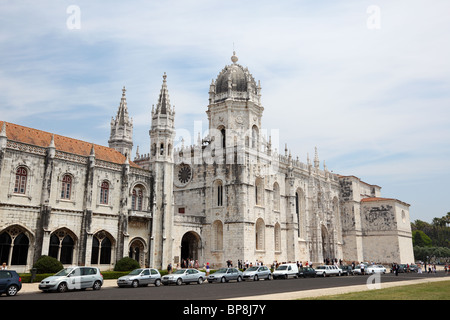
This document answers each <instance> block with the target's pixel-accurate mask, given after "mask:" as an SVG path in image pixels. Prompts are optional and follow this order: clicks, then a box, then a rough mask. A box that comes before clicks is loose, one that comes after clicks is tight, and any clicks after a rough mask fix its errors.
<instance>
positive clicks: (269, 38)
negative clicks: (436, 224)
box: [0, 0, 450, 222]
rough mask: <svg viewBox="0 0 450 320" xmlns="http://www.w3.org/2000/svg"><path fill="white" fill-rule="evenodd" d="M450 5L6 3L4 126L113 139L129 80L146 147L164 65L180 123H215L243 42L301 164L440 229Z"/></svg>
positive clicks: (1, 33)
mask: <svg viewBox="0 0 450 320" xmlns="http://www.w3.org/2000/svg"><path fill="white" fill-rule="evenodd" d="M449 12H450V2H449V1H447V0H432V1H425V0H420V1H419V0H408V1H402V0H398V1H381V0H371V1H365V0H354V1H353V0H348V1H331V0H330V1H312V0H310V1H300V0H295V1H294V0H292V1H288V0H279V1H273V0H272V1H266V0H259V1H253V0H251V1H235V0H229V1H215V0H197V1H189V0H169V1H167V0H159V1H154V0H146V1H107V2H106V1H92V0H86V1H81V0H61V1H55V0H53V1H50V0H48V1H47V0H41V1H31V0H30V1H17V0H15V1H12V0H3V1H1V2H0V120H4V121H8V122H13V123H16V124H20V125H23V126H28V127H32V128H36V129H40V130H44V131H48V132H53V133H56V134H60V135H64V136H69V137H73V138H77V139H81V140H84V141H89V142H92V143H96V144H101V145H107V143H108V142H107V141H108V139H109V134H110V121H111V117H115V115H116V113H117V109H118V106H119V103H120V98H121V95H122V87H123V86H125V87H126V89H127V92H126V95H127V104H128V110H129V113H130V116H131V117H132V118H133V123H134V127H133V131H134V132H133V140H134V150H133V152H135V151H136V149H135V147H136V146H137V145H139V151H140V153H141V154H142V153H148V152H149V149H150V140H149V135H148V130H149V129H150V114H151V108H152V105H153V104H155V105H156V103H157V99H158V95H159V90H160V88H161V85H162V75H163V74H164V72H166V73H167V85H168V89H169V94H170V100H171V103H172V105H174V106H175V111H176V118H175V123H176V127H177V130H189V131H190V132H192V131H193V128H194V126H195V125H194V123H197V127H198V123H199V121H201V128H202V130H204V131H205V132H206V130H207V124H208V122H207V117H206V113H205V111H206V110H207V105H208V90H209V85H210V83H211V81H212V80H214V79H216V78H217V76H218V74H219V73H220V71H221V70H222V69H223V68H224V67H225V66H226V65H228V64H230V63H231V61H230V57H231V56H232V54H233V50H235V51H236V55H237V56H238V58H239V61H238V63H239V64H241V65H243V66H245V67H248V69H249V71H250V72H251V73H252V75H253V77H254V78H255V79H256V80H257V81H258V80H260V82H261V87H262V91H261V94H262V97H261V100H262V105H263V106H264V114H263V118H262V127H263V129H264V128H265V129H267V130H268V131H270V130H279V141H280V142H279V144H280V145H281V146H282V148H283V149H284V145H285V143H286V144H287V146H288V149H289V150H290V151H291V152H292V155H293V156H294V158H296V157H297V156H298V157H299V160H300V161H302V162H306V158H307V155H308V154H309V156H310V158H313V156H314V150H315V147H317V150H318V155H319V159H320V161H321V166H322V165H323V161H324V160H325V161H326V166H327V168H328V170H330V171H333V172H334V173H338V174H342V175H354V176H357V177H359V178H360V179H361V180H363V181H365V182H367V183H369V184H375V185H379V186H381V187H382V189H381V192H382V196H383V197H387V198H395V199H399V200H401V201H403V202H406V203H408V204H410V205H411V207H410V219H411V221H415V220H417V219H418V220H423V221H427V222H431V220H432V219H433V218H434V217H442V216H444V215H445V214H446V213H447V212H449V211H450V188H449V181H450V160H449V159H450V58H449V57H450V41H449V36H448V35H449V34H450V19H449V18H448V14H449ZM202 134H203V132H202ZM192 136H193V139H195V140H196V137H197V133H196V132H192ZM195 140H194V141H195Z"/></svg>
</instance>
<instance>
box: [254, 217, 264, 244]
mask: <svg viewBox="0 0 450 320" xmlns="http://www.w3.org/2000/svg"><path fill="white" fill-rule="evenodd" d="M265 228H266V226H265V224H264V220H263V219H261V218H259V219H258V220H257V221H256V225H255V242H256V250H264V249H265Z"/></svg>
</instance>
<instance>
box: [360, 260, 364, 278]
mask: <svg viewBox="0 0 450 320" xmlns="http://www.w3.org/2000/svg"><path fill="white" fill-rule="evenodd" d="M359 267H360V268H361V274H362V275H364V267H365V265H364V262H362V261H361V263H360V265H359Z"/></svg>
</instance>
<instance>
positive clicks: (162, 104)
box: [156, 72, 172, 114]
mask: <svg viewBox="0 0 450 320" xmlns="http://www.w3.org/2000/svg"><path fill="white" fill-rule="evenodd" d="M166 79H167V75H166V73H165V72H164V75H163V84H162V86H161V91H160V93H159V98H158V103H157V104H156V113H159V114H171V113H172V107H171V105H170V98H169V90H168V89H167V80H166Z"/></svg>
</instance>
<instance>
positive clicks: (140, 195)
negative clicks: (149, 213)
mask: <svg viewBox="0 0 450 320" xmlns="http://www.w3.org/2000/svg"><path fill="white" fill-rule="evenodd" d="M143 203H144V192H143V187H142V186H136V187H135V188H134V189H133V192H132V195H131V210H134V211H142V208H143Z"/></svg>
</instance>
